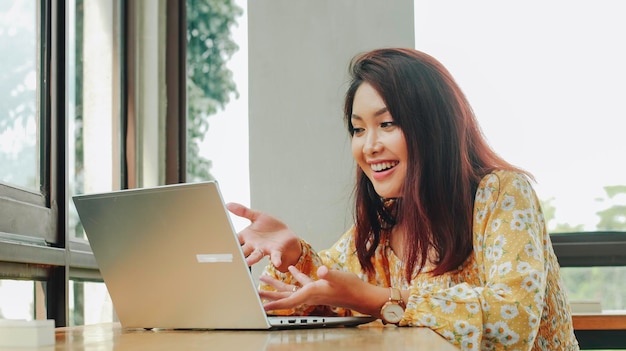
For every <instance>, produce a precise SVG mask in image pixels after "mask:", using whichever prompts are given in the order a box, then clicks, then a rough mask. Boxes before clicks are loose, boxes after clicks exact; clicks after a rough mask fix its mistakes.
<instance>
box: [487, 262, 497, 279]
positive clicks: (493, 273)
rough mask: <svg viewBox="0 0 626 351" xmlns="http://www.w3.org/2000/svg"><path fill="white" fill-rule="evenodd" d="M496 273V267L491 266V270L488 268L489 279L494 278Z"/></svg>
mask: <svg viewBox="0 0 626 351" xmlns="http://www.w3.org/2000/svg"><path fill="white" fill-rule="evenodd" d="M497 272H498V266H496V265H493V266H491V268H489V279H491V278H493V277H495V276H496V273H497Z"/></svg>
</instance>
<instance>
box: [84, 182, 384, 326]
mask: <svg viewBox="0 0 626 351" xmlns="http://www.w3.org/2000/svg"><path fill="white" fill-rule="evenodd" d="M73 200H74V204H75V205H76V209H77V211H78V215H79V217H80V219H81V222H82V224H83V227H84V228H85V232H86V234H87V237H88V239H89V243H90V245H91V248H92V250H93V254H94V256H95V259H96V262H97V263H98V267H99V269H100V273H101V275H102V278H103V280H104V283H105V285H106V287H107V289H108V291H109V294H110V296H111V301H112V302H113V306H114V308H115V311H116V313H117V317H118V318H119V320H120V323H121V324H122V327H124V328H167V329H277V328H290V327H317V326H339V325H345V326H354V325H358V324H362V323H367V322H370V321H372V320H374V319H373V318H371V317H361V316H358V317H321V316H299V317H295V316H292V317H277V316H267V314H266V313H265V310H264V309H263V305H262V302H261V299H260V298H259V295H258V292H257V289H256V287H255V283H254V279H253V277H252V276H251V274H250V270H249V267H248V266H247V264H246V262H245V258H244V255H243V252H242V250H241V246H240V244H239V241H238V239H237V237H236V233H235V231H234V229H233V226H232V223H231V220H230V216H229V213H228V210H227V209H226V206H225V205H224V201H223V198H222V195H221V193H220V190H219V187H218V184H217V182H202V183H184V184H176V185H167V186H160V187H154V188H143V189H132V190H120V191H114V192H109V193H101V194H86V195H77V196H74V197H73Z"/></svg>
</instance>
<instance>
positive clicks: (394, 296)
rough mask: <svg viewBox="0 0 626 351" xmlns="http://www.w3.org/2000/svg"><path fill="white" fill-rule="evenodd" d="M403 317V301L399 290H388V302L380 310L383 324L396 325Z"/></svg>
mask: <svg viewBox="0 0 626 351" xmlns="http://www.w3.org/2000/svg"><path fill="white" fill-rule="evenodd" d="M403 315H404V301H402V294H401V293H400V289H397V288H389V301H387V302H385V304H384V305H383V307H381V308H380V316H381V318H382V320H383V323H384V324H398V323H400V320H401V319H402V316H403Z"/></svg>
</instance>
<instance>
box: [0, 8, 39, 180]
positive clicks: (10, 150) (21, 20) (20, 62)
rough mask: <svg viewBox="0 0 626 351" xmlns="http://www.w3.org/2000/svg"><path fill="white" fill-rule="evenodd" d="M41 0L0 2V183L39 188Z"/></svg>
mask: <svg viewBox="0 0 626 351" xmlns="http://www.w3.org/2000/svg"><path fill="white" fill-rule="evenodd" d="M37 3H38V2H37V1H32V0H3V1H0V52H1V53H2V55H0V66H1V67H2V74H0V91H1V92H2V94H0V165H2V166H1V167H0V182H3V183H9V184H12V185H16V186H19V187H23V188H27V189H32V190H38V189H39V153H38V138H37V130H38V123H39V119H38V114H37V112H38V109H37V100H38V99H37V90H38V82H39V78H38V72H37V67H38V65H37V45H38V43H37V37H38V35H37Z"/></svg>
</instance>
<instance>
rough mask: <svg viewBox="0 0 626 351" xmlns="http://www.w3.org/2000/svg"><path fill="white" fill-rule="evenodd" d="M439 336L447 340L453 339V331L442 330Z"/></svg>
mask: <svg viewBox="0 0 626 351" xmlns="http://www.w3.org/2000/svg"><path fill="white" fill-rule="evenodd" d="M441 336H443V337H444V339H446V340H448V341H454V333H453V332H451V331H449V330H444V331H443V333H441Z"/></svg>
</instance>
